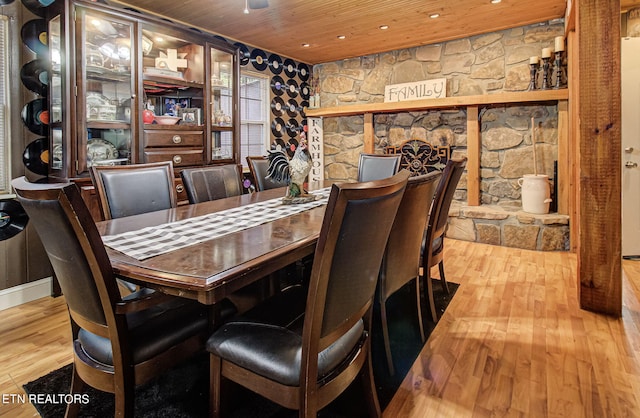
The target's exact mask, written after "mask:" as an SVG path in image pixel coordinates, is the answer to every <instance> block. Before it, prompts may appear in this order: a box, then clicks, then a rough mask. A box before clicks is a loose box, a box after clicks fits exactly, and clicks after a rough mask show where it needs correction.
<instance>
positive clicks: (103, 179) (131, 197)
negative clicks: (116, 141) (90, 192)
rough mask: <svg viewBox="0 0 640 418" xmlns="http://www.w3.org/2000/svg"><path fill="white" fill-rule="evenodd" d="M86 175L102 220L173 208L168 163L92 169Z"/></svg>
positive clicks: (172, 183) (171, 172)
mask: <svg viewBox="0 0 640 418" xmlns="http://www.w3.org/2000/svg"><path fill="white" fill-rule="evenodd" d="M90 173H91V179H92V180H93V185H94V186H95V188H96V193H97V194H98V199H99V201H100V209H101V211H102V216H103V217H104V219H115V218H122V217H124V216H132V215H138V214H140V213H147V212H153V211H156V210H162V209H169V208H175V207H176V206H177V195H176V190H175V187H174V174H173V163H172V162H171V161H163V162H159V163H148V164H131V165H117V166H92V167H91V171H90Z"/></svg>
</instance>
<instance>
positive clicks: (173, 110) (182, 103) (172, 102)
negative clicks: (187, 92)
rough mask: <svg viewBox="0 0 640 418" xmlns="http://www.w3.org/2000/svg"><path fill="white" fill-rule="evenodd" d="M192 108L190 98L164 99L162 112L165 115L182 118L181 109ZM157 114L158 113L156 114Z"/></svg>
mask: <svg viewBox="0 0 640 418" xmlns="http://www.w3.org/2000/svg"><path fill="white" fill-rule="evenodd" d="M190 107H191V99H190V98H188V97H163V98H162V110H163V113H162V114H163V115H170V116H180V115H178V113H179V109H187V108H190ZM156 114H157V113H156Z"/></svg>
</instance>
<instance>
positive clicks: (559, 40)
mask: <svg viewBox="0 0 640 418" xmlns="http://www.w3.org/2000/svg"><path fill="white" fill-rule="evenodd" d="M555 47H556V52H560V51H564V36H556V42H555Z"/></svg>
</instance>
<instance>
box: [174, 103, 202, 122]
mask: <svg viewBox="0 0 640 418" xmlns="http://www.w3.org/2000/svg"><path fill="white" fill-rule="evenodd" d="M178 117H180V118H181V119H182V122H181V123H182V124H184V125H202V109H200V108H199V107H186V108H182V107H181V108H180V109H178Z"/></svg>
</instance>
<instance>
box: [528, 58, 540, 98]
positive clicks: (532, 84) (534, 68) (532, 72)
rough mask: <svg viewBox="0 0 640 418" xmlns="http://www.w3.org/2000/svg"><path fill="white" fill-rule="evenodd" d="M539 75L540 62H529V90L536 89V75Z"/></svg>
mask: <svg viewBox="0 0 640 418" xmlns="http://www.w3.org/2000/svg"><path fill="white" fill-rule="evenodd" d="M537 75H538V63H535V64H529V77H530V78H531V80H530V81H529V88H527V90H529V91H531V90H536V89H537V88H538V86H537V85H536V78H537V77H536V76H537Z"/></svg>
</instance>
